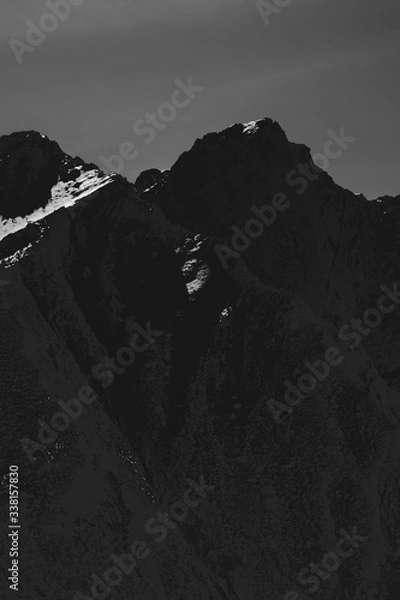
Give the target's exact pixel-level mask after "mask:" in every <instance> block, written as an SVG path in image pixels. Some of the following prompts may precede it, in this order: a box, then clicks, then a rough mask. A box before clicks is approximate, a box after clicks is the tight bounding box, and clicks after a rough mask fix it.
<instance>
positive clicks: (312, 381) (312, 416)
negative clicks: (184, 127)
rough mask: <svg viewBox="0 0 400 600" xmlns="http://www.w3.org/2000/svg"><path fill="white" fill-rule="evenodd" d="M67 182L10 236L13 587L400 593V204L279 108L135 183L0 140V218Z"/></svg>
mask: <svg viewBox="0 0 400 600" xmlns="http://www.w3.org/2000/svg"><path fill="white" fill-rule="evenodd" d="M342 160H345V157H343V158H342ZM93 171H95V172H93ZM88 180H90V182H92V184H93V185H92V186H90V185H88ZM60 181H61V182H65V183H66V184H68V186H67V187H68V202H65V203H64V205H63V206H60V205H57V207H56V208H57V210H54V212H52V213H51V214H48V215H47V216H44V217H43V218H42V219H40V220H38V221H36V222H35V223H31V224H29V225H27V226H26V227H25V228H23V229H21V230H20V231H19V232H17V233H14V234H13V235H9V236H7V237H6V238H5V239H4V240H3V241H2V242H1V243H0V331H1V342H0V352H1V354H0V364H1V369H0V391H1V397H2V402H3V410H2V415H3V417H2V420H1V429H0V433H1V436H2V446H1V447H2V462H3V463H4V466H3V468H2V472H3V473H7V472H8V471H7V469H8V466H9V465H11V464H12V465H18V467H19V479H20V481H19V501H20V522H21V528H23V529H21V531H24V537H22V534H21V536H20V544H21V546H20V552H21V554H20V561H21V565H22V566H21V572H20V592H19V593H20V597H21V598H22V599H23V600H25V598H26V599H27V600H28V599H29V600H36V599H39V598H40V599H43V598H45V599H46V600H47V599H50V598H51V599H53V598H56V599H57V600H64V599H65V600H67V599H68V600H71V598H74V599H75V600H82V599H85V598H86V600H87V598H108V597H109V598H110V599H111V598H112V597H113V595H112V594H114V597H118V598H120V599H121V600H130V599H133V598H146V600H152V599H156V598H157V600H161V599H162V600H172V599H174V600H175V599H176V600H178V599H181V598H185V599H186V598H193V599H199V600H208V599H211V598H212V599H213V600H214V599H215V600H217V599H218V600H261V599H262V600H266V599H270V600H276V599H282V600H298V599H300V598H301V599H303V598H306V597H308V595H309V594H313V593H316V592H318V594H319V595H320V596H318V597H324V598H325V599H326V600H336V599H338V598H340V599H341V600H350V599H351V600H354V599H356V598H359V599H360V600H361V599H362V598H368V600H394V599H395V598H397V597H398V593H399V591H400V580H399V575H398V573H399V549H400V547H399V540H400V521H399V516H400V493H399V481H398V470H399V466H400V438H399V431H400V429H399V417H400V406H399V400H400V397H399V387H400V358H399V357H400V353H399V349H400V327H399V315H400V295H398V294H397V285H398V284H397V282H398V281H399V285H400V280H399V276H398V273H399V234H398V223H399V221H400V209H399V197H397V198H388V197H384V198H381V199H378V200H376V201H367V200H366V199H365V198H363V197H362V196H360V195H355V194H353V193H351V192H350V191H348V190H344V189H342V188H340V187H339V186H337V185H336V184H335V183H334V182H333V181H332V179H331V177H329V176H328V175H327V173H325V172H324V171H322V170H321V169H319V168H318V167H316V166H315V165H314V163H313V162H312V159H311V156H310V152H309V150H308V148H306V147H305V146H303V145H299V144H293V143H291V142H289V141H288V140H287V138H286V136H285V134H284V132H283V131H282V129H281V128H280V127H279V125H278V124H277V123H275V122H273V121H271V120H269V119H263V120H262V121H259V122H257V123H254V124H252V125H251V126H249V125H247V126H244V125H240V124H238V125H234V126H233V127H230V128H229V129H227V130H225V131H223V132H221V133H213V134H209V135H206V136H205V137H204V138H203V139H201V140H197V141H196V143H195V144H194V146H193V148H192V149H191V150H190V151H189V152H185V153H184V154H183V155H182V156H181V157H180V158H179V160H178V161H177V162H176V164H175V165H174V166H173V167H172V169H171V170H170V171H163V172H160V171H158V170H157V169H151V170H149V171H147V172H145V173H144V174H142V175H141V176H140V178H139V179H138V180H137V181H136V183H135V186H133V185H132V184H130V183H129V182H128V181H126V180H125V179H123V178H122V177H120V176H114V177H107V176H105V175H104V174H101V173H100V172H99V171H98V170H96V169H95V167H94V165H84V164H83V163H82V162H81V161H79V159H71V158H70V157H67V156H66V155H65V154H64V153H63V152H62V151H61V150H60V148H59V147H58V146H57V144H55V143H54V142H50V141H49V140H47V139H45V138H42V136H40V135H39V134H36V133H34V132H30V133H25V132H23V133H18V134H13V135H12V136H6V137H5V138H0V207H1V212H2V215H3V217H6V218H9V217H12V216H17V215H18V216H26V215H29V214H30V212H32V211H34V210H36V209H37V208H38V207H42V206H45V205H46V204H47V203H48V202H49V199H51V198H52V197H54V194H53V192H52V188H53V186H54V185H55V184H57V182H58V184H59V183H60ZM75 183H76V184H77V185H76V187H74V188H73V191H71V188H70V187H69V184H72V187H73V185H74V184H75ZM61 187H62V186H61ZM62 189H64V188H63V187H62ZM27 190H34V192H31V193H30V195H29V194H28V192H27ZM399 289H400V288H399ZM85 386H86V387H85ZM87 386H90V388H88V387H87ZM60 413H61V415H67V416H60ZM55 415H58V416H55ZM67 422H68V424H67ZM57 426H58V429H57ZM4 482H5V480H3V487H2V488H1V494H2V497H3V498H4V500H5V498H6V492H7V489H6V485H5V483H4ZM188 490H189V491H188ZM166 512H168V515H169V516H165V514H164V513H166ZM346 536H347V537H346ZM343 540H344V541H343ZM135 541H142V542H143V544H142V546H140V547H139V546H138V545H136V546H134V543H135ZM6 551H7V553H8V548H7V549H6ZM134 552H137V554H136V561H135V562H136V563H137V564H136V566H135V568H133V567H132V568H131V570H130V571H129V568H130V566H132V564H133V562H132V561H133V559H132V560H131V559H129V558H127V557H126V556H125V558H121V556H122V555H127V554H131V553H134ZM113 557H114V558H113ZM8 560H9V559H8ZM130 560H131V562H129V561H130ZM124 561H125V562H124ZM112 567H113V568H114V570H112ZM110 569H111V570H110ZM124 569H125V570H124ZM114 588H115V589H114ZM315 597H317V595H316V596H315Z"/></svg>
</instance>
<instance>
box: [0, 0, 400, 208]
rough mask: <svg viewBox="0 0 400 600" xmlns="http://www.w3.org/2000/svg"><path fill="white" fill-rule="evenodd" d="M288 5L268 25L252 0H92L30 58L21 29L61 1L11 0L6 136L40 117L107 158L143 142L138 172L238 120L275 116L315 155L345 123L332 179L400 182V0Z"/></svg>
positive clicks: (3, 59)
mask: <svg viewBox="0 0 400 600" xmlns="http://www.w3.org/2000/svg"><path fill="white" fill-rule="evenodd" d="M50 1H51V0H50ZM54 1H56V0H54ZM63 1H66V0H63ZM73 1H76V2H79V1H82V0H73ZM278 2H279V0H278ZM270 3H271V4H273V0H270ZM280 10H281V12H280V13H279V14H272V15H271V16H270V18H269V21H270V22H269V24H268V25H266V24H265V23H264V21H263V19H262V17H261V15H260V13H259V12H258V10H257V8H256V4H255V2H254V1H253V0H83V1H82V3H81V4H80V5H78V6H71V14H70V15H69V16H68V18H66V19H65V20H64V21H61V20H58V23H57V25H56V28H55V30H54V31H53V32H49V33H46V34H45V39H44V41H43V42H42V43H40V45H38V46H37V47H35V48H34V50H33V52H28V51H26V52H24V53H23V54H22V55H21V60H22V63H21V64H19V63H18V62H17V59H16V57H15V55H14V53H13V50H12V49H11V47H10V45H9V41H10V39H11V38H14V39H17V40H19V41H21V42H22V41H23V42H25V43H26V35H27V31H28V25H27V23H26V21H27V20H28V19H31V20H32V21H33V22H34V23H35V24H36V25H38V24H39V21H40V18H41V17H42V15H44V14H45V13H48V12H49V8H48V7H47V6H46V3H45V1H44V0H2V1H1V8H0V42H1V46H0V68H1V74H2V77H1V88H0V98H1V113H0V135H1V134H5V133H11V132H12V131H16V130H21V129H36V130H38V131H40V132H41V133H44V134H46V135H48V136H49V137H50V138H52V139H55V140H56V141H57V142H58V143H59V144H60V146H61V147H62V148H63V149H64V150H65V151H66V152H67V153H69V154H72V155H79V156H81V157H82V158H83V159H85V160H86V161H93V162H96V163H99V164H100V161H99V156H100V155H104V156H109V155H111V154H117V153H118V152H119V147H120V145H121V144H122V143H123V142H132V143H133V144H135V147H136V150H137V152H138V156H137V157H136V158H135V159H133V160H130V161H125V168H124V171H123V172H122V174H123V175H125V176H126V177H128V178H129V179H132V180H134V179H135V178H136V176H137V175H138V174H139V173H140V172H141V171H142V170H144V169H147V168H150V167H158V168H162V169H163V168H169V167H170V166H172V164H173V163H174V162H175V160H176V159H177V158H178V156H179V155H180V154H181V153H182V152H183V151H185V150H188V149H189V148H190V147H191V146H192V144H193V143H194V141H195V139H196V138H198V137H202V136H203V135H205V134H206V133H208V132H210V131H219V130H221V129H224V128H225V127H227V126H229V125H231V124H233V123H235V122H248V121H252V120H255V119H260V118H262V117H271V118H273V119H275V120H276V121H278V122H279V123H280V125H281V126H282V127H283V129H284V130H285V132H286V134H287V136H288V138H289V139H290V140H292V141H295V142H300V143H305V144H307V145H308V146H310V147H311V149H312V152H315V153H316V152H322V151H323V147H324V144H325V142H326V141H327V140H328V139H329V138H328V136H327V131H328V130H329V129H333V130H334V131H336V132H339V130H340V128H341V127H344V129H345V133H346V135H347V136H352V137H355V138H356V141H355V142H354V143H353V144H351V145H350V146H349V148H348V150H346V151H345V152H344V154H343V155H342V156H341V157H340V158H338V159H337V160H332V161H331V165H330V167H329V173H330V174H331V175H332V177H334V179H335V180H336V181H337V182H338V183H339V184H341V185H343V186H345V187H347V188H349V189H351V190H352V191H354V192H362V193H364V194H365V195H366V196H367V197H368V198H373V197H376V196H378V195H383V194H392V195H395V194H400V169H399V157H400V138H399V120H400V117H399V84H398V79H399V78H398V70H399V64H400V61H399V55H400V42H399V29H400V3H399V2H398V0H379V2H378V0H293V1H292V2H291V3H290V4H289V5H288V6H287V7H285V8H282V9H280ZM50 27H51V24H50ZM189 77H192V78H193V84H194V85H197V86H202V87H204V90H203V91H202V92H201V93H198V94H197V95H196V97H195V98H194V100H192V101H191V102H190V103H189V104H188V106H186V107H183V108H180V109H178V111H177V116H176V117H175V118H174V119H173V120H172V121H171V122H169V123H167V124H166V126H165V128H164V129H163V130H162V131H157V132H156V135H155V137H154V139H153V140H152V141H151V142H149V143H147V144H146V143H145V141H144V140H146V139H147V141H148V138H146V137H144V136H143V135H141V136H139V135H138V134H137V133H134V131H133V125H134V123H135V122H136V121H138V120H139V119H142V118H143V119H144V118H145V114H146V112H150V113H156V112H157V110H158V108H159V107H160V105H161V104H163V103H165V102H169V101H170V99H171V95H172V93H173V92H174V90H176V89H177V87H176V84H175V83H174V82H175V80H176V79H180V80H181V81H182V82H186V81H187V79H188V78H189ZM179 99H180V100H183V95H181V96H180V97H179Z"/></svg>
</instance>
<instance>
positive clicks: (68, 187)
mask: <svg viewBox="0 0 400 600" xmlns="http://www.w3.org/2000/svg"><path fill="white" fill-rule="evenodd" d="M77 168H78V169H79V170H82V167H77ZM112 181H113V176H112V175H105V174H104V173H102V171H99V170H98V169H90V170H89V171H83V172H82V173H81V174H80V175H79V176H78V177H77V178H75V179H73V180H71V181H60V180H59V181H58V182H57V183H56V185H54V186H53V187H52V189H51V199H50V200H49V202H48V204H47V205H46V206H45V207H44V208H38V209H37V210H35V211H34V212H33V213H31V214H30V215H27V216H25V217H17V218H15V219H4V220H2V221H0V241H1V240H2V239H4V238H5V237H7V236H8V235H10V234H11V233H16V232H17V231H20V230H21V229H24V228H25V227H26V226H27V225H29V223H35V222H36V221H40V220H41V219H43V218H44V217H47V216H48V215H50V214H52V213H53V212H55V211H56V210H59V209H60V208H67V207H70V206H73V205H75V204H77V203H78V202H79V201H80V200H82V199H83V198H86V197H87V196H90V195H91V194H93V193H94V192H97V191H98V190H100V189H101V188H102V187H104V186H105V185H108V184H109V183H111V182H112Z"/></svg>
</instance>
